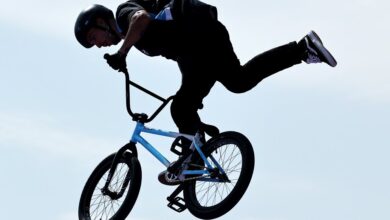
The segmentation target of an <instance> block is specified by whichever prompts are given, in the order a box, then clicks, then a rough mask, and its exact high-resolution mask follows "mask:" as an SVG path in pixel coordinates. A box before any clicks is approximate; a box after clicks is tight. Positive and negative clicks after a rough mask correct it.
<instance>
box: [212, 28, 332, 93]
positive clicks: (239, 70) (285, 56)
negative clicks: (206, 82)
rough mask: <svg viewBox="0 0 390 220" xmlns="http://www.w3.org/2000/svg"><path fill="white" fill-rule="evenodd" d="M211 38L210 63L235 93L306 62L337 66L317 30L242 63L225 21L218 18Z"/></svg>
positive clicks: (218, 75) (223, 82)
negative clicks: (297, 40) (224, 23)
mask: <svg viewBox="0 0 390 220" xmlns="http://www.w3.org/2000/svg"><path fill="white" fill-rule="evenodd" d="M211 36H212V37H210V38H209V40H210V43H209V44H208V46H209V48H208V49H209V50H208V51H207V54H206V56H208V57H211V60H212V62H210V66H212V67H213V68H215V71H214V72H216V74H217V78H218V81H220V82H221V83H222V84H223V85H224V86H225V87H226V88H227V89H228V90H230V91H232V92H235V93H242V92H246V91H248V90H250V89H252V88H253V87H255V86H256V85H257V84H258V83H259V82H260V81H261V80H263V79H264V78H266V77H268V76H270V75H272V74H275V73H277V72H279V71H281V70H284V69H287V68H289V67H292V66H294V65H296V64H300V63H302V61H305V62H306V63H316V62H326V63H327V64H329V65H330V66H335V65H336V64H337V62H336V61H335V60H334V58H333V56H332V55H331V54H330V53H329V51H328V50H327V49H326V48H325V47H324V46H323V44H322V41H321V39H320V38H319V37H318V35H317V34H315V33H314V32H313V31H312V32H310V33H309V34H308V35H306V36H305V37H304V38H303V39H302V40H300V41H299V42H291V43H288V44H285V45H282V46H279V47H276V48H273V49H271V50H268V51H266V52H264V53H261V54H259V55H257V56H255V57H254V58H252V59H251V60H249V61H248V62H247V63H246V64H245V65H241V64H240V61H239V60H238V58H237V56H236V54H235V52H234V50H233V47H232V44H231V42H230V39H229V33H228V31H227V30H226V28H225V27H224V25H223V24H221V23H219V22H217V23H215V27H214V29H213V34H212V35H211Z"/></svg>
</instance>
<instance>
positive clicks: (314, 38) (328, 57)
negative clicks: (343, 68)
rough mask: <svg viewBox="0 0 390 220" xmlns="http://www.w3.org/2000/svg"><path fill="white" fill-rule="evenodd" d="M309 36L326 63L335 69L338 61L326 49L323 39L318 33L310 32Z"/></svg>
mask: <svg viewBox="0 0 390 220" xmlns="http://www.w3.org/2000/svg"><path fill="white" fill-rule="evenodd" d="M307 36H308V37H309V39H310V41H311V43H312V44H313V45H314V46H315V47H316V49H317V51H318V52H319V53H320V54H319V55H320V56H321V57H322V58H323V59H324V61H325V63H327V64H328V65H329V66H331V67H335V66H336V65H337V61H336V59H335V58H334V57H333V56H332V54H331V53H330V52H329V51H328V50H327V49H326V48H325V47H324V45H323V44H322V41H321V38H320V37H319V36H318V35H317V34H316V32H314V31H310V33H309V34H308V35H307Z"/></svg>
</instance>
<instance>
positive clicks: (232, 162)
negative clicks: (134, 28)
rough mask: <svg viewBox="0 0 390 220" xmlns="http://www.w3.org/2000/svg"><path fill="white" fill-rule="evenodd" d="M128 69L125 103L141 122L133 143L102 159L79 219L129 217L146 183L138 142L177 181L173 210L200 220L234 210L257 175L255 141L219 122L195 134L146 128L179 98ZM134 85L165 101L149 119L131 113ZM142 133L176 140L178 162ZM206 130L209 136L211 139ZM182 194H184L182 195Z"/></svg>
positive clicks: (86, 191)
mask: <svg viewBox="0 0 390 220" xmlns="http://www.w3.org/2000/svg"><path fill="white" fill-rule="evenodd" d="M123 72H124V74H125V81H126V107H127V111H128V113H129V115H130V116H131V118H132V119H133V121H135V123H136V125H135V128H134V131H133V133H132V136H131V139H130V142H129V143H127V144H126V145H124V146H123V147H121V148H120V149H119V150H118V151H117V152H116V153H113V154H111V155H109V156H108V157H106V158H105V159H104V160H103V161H102V162H100V164H99V165H98V166H97V167H96V168H95V169H94V171H93V172H92V174H91V175H90V177H89V178H88V180H87V182H86V184H85V186H84V188H83V191H82V194H81V198H80V201H79V210H78V215H79V219H80V220H97V219H99V220H103V219H112V220H124V219H125V218H126V217H127V216H128V215H129V213H130V211H131V210H132V208H133V206H134V204H135V202H136V200H137V197H138V194H139V191H140V187H141V179H142V171H141V165H140V163H139V160H138V154H137V144H138V143H139V144H141V145H142V146H143V147H144V148H146V149H147V150H148V151H149V152H150V153H151V154H152V155H153V156H154V157H155V158H156V159H157V160H159V161H160V162H161V163H162V164H163V165H164V166H165V167H166V168H167V169H168V171H169V172H166V174H165V175H164V177H163V178H165V181H166V183H167V184H168V185H177V188H176V189H175V190H174V191H173V193H172V194H171V195H170V196H168V197H167V200H168V207H169V208H171V209H173V210H175V211H177V212H183V211H184V210H186V209H188V210H189V211H190V212H191V214H192V215H194V216H195V217H197V218H201V219H213V218H217V217H220V216H222V215H224V214H225V213H227V212H229V211H230V210H231V209H232V208H233V207H234V206H235V205H236V204H237V203H238V202H239V200H240V199H241V198H242V196H243V195H244V193H245V191H246V190H247V188H248V186H249V183H250V181H251V178H252V174H253V169H254V163H255V159H254V152H253V148H252V145H251V143H250V141H249V140H248V139H247V138H246V137H245V136H244V135H242V134H240V133H238V132H234V131H227V132H222V133H220V132H219V130H218V128H216V127H215V126H212V125H207V124H204V123H202V127H201V128H200V130H199V132H197V133H196V134H195V135H189V134H181V133H177V132H170V131H163V130H159V129H153V128H148V127H146V126H145V124H146V123H148V122H150V121H152V120H153V119H154V118H155V117H156V116H157V115H158V114H159V113H160V112H161V110H162V109H163V108H164V107H165V106H166V105H167V104H168V103H169V102H170V101H171V100H172V99H173V98H174V96H170V97H169V98H167V99H164V98H162V97H160V96H158V95H157V94H155V93H153V92H151V91H149V90H147V89H145V88H143V87H142V86H140V85H138V84H136V83H134V82H132V81H130V77H129V74H128V72H127V70H125V71H123ZM130 85H132V86H134V87H135V88H138V89H140V90H141V91H143V92H145V93H147V94H149V95H151V96H153V97H154V98H156V99H158V100H160V101H162V104H161V105H160V106H159V107H158V108H157V110H156V111H155V112H154V113H153V114H152V115H151V116H150V117H149V116H147V115H146V114H144V113H133V112H132V110H131V107H130ZM142 133H149V134H153V135H159V136H165V137H170V138H174V141H173V144H172V146H171V149H170V150H171V151H172V152H173V153H175V154H177V155H179V156H180V157H179V160H178V161H176V162H175V163H171V162H170V161H169V160H168V159H166V157H164V155H162V154H161V153H160V152H159V151H158V150H157V149H156V148H155V147H154V146H152V145H151V144H150V143H149V142H148V141H147V140H146V139H145V138H143V137H142V136H141V134H142ZM204 133H207V134H208V135H209V136H210V138H209V139H208V140H207V141H206V140H205V135H204ZM184 142H187V148H188V143H191V144H190V147H189V149H190V150H187V152H186V153H184V147H183V146H184ZM172 164H174V165H175V166H172ZM181 192H183V197H180V196H179V194H180V193H181Z"/></svg>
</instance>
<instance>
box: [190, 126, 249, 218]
mask: <svg viewBox="0 0 390 220" xmlns="http://www.w3.org/2000/svg"><path fill="white" fill-rule="evenodd" d="M203 151H204V154H205V156H206V157H207V158H209V156H210V155H213V156H214V158H215V159H216V160H217V161H218V163H219V164H220V165H221V166H222V168H223V169H224V170H225V172H226V174H227V176H228V178H229V179H230V180H231V183H228V182H223V183H218V182H204V181H201V180H192V181H189V182H188V183H186V184H185V186H184V191H183V193H184V199H185V202H186V206H187V208H188V210H189V211H190V212H191V213H192V214H193V215H194V216H195V217H198V218H201V219H214V218H218V217H220V216H222V215H224V214H226V213H227V212H229V211H230V210H231V209H232V208H233V207H234V206H235V205H236V204H237V203H238V202H239V201H240V199H241V198H242V196H243V195H244V193H245V191H246V190H247V188H248V186H249V183H250V181H251V179H252V174H253V170H254V165H255V157H254V152H253V148H252V145H251V143H250V142H249V140H248V139H247V138H246V137H245V136H244V135H242V134H240V133H238V132H233V131H229V132H223V133H221V134H219V135H218V136H216V137H214V138H212V139H210V140H209V141H208V142H207V143H206V144H205V145H204V146H203ZM218 151H219V152H218ZM229 151H232V152H231V153H230V152H229ZM235 151H236V152H237V154H236V153H234V152H235ZM233 153H234V155H233ZM226 156H227V157H229V158H230V159H231V160H230V161H224V159H225V158H227V157H226ZM239 156H240V157H239ZM229 158H227V159H229ZM240 158H241V159H240ZM236 159H237V160H236ZM237 161H240V162H237ZM192 162H193V163H195V164H202V165H203V163H204V162H203V161H202V160H201V159H200V157H199V156H197V157H194V159H193V161H192ZM231 165H232V166H233V167H231ZM235 166H237V167H235ZM237 168H238V169H239V173H234V171H236V169H237ZM233 184H234V185H233ZM221 190H222V192H221ZM228 191H230V192H228ZM210 192H212V193H210ZM198 194H199V195H198ZM202 194H203V195H202ZM205 194H207V195H205ZM204 198H206V200H209V199H210V200H213V201H211V202H210V203H209V201H204Z"/></svg>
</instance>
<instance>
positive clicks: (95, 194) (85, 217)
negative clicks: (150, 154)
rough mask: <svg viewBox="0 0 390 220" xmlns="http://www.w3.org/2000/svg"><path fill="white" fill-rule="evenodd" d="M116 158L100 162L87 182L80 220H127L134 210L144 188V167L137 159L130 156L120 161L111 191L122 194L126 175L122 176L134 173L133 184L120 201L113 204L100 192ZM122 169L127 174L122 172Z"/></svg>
mask: <svg viewBox="0 0 390 220" xmlns="http://www.w3.org/2000/svg"><path fill="white" fill-rule="evenodd" d="M114 157H115V154H112V155H110V156H108V157H107V158H105V159H104V160H103V161H102V162H100V164H99V165H98V166H97V167H96V168H95V170H94V171H93V172H92V174H91V175H90V177H89V178H88V180H87V182H86V184H85V186H84V189H83V191H82V194H81V197H80V202H79V213H78V214H79V219H80V220H97V219H99V220H104V219H110V220H124V219H125V218H126V217H127V216H128V214H129V213H130V211H131V209H132V208H133V206H134V204H135V201H136V200H137V197H138V193H139V191H140V188H141V179H142V171H141V166H140V164H139V161H138V159H137V157H135V156H129V155H127V156H126V158H125V157H122V158H120V160H119V164H118V167H117V169H116V171H115V173H114V175H113V178H112V181H111V185H110V186H109V187H110V190H115V189H117V190H118V191H119V189H120V188H121V183H120V181H122V180H124V179H125V177H126V174H125V175H124V174H123V173H127V172H131V173H130V182H129V184H128V186H127V188H126V191H125V193H124V194H123V196H122V197H121V198H120V199H119V200H116V199H115V200H112V199H111V198H110V197H109V196H105V195H103V194H102V192H101V191H100V189H101V188H103V186H104V184H105V182H106V179H107V176H108V172H109V170H110V167H111V164H112V162H113V160H114ZM126 167H127V168H126ZM123 169H128V170H127V171H126V170H125V172H122V171H123ZM95 202H97V203H95ZM101 206H102V207H101ZM112 212H113V213H112Z"/></svg>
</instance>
